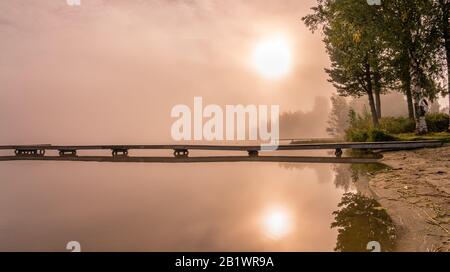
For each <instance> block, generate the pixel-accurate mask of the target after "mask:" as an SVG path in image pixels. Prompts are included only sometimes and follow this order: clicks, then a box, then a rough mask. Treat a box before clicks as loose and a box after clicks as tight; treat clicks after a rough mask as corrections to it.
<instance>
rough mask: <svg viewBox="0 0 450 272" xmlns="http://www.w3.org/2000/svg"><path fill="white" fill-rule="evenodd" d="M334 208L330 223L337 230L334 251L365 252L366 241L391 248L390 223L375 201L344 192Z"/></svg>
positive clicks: (394, 233) (391, 229) (392, 243)
mask: <svg viewBox="0 0 450 272" xmlns="http://www.w3.org/2000/svg"><path fill="white" fill-rule="evenodd" d="M338 207H339V210H337V211H335V212H333V215H334V222H333V223H332V224H331V227H332V228H336V229H337V231H338V236H337V241H336V248H335V250H336V251H340V252H355V251H357V252H361V251H365V250H367V243H368V242H370V241H378V242H379V243H380V244H381V247H382V250H383V251H392V250H393V249H394V247H395V239H396V237H397V235H396V230H395V227H394V224H393V223H392V220H391V218H390V217H389V215H388V214H387V213H386V211H385V210H384V209H383V208H382V207H380V204H378V202H376V201H375V200H374V199H370V198H367V197H365V196H362V195H360V194H354V193H346V194H344V196H343V197H342V200H341V202H340V203H339V205H338Z"/></svg>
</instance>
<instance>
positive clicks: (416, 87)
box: [411, 59, 428, 135]
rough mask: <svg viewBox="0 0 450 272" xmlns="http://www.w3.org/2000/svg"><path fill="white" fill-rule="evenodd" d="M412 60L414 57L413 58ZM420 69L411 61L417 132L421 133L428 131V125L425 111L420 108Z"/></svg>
mask: <svg viewBox="0 0 450 272" xmlns="http://www.w3.org/2000/svg"><path fill="white" fill-rule="evenodd" d="M411 60H412V59H411ZM419 73H420V69H419V68H418V67H417V65H416V64H415V63H413V61H411V92H412V96H413V101H414V113H415V114H414V117H415V118H414V119H415V121H416V133H417V134H419V135H422V134H427V133H428V126H427V122H426V119H425V112H423V111H422V110H421V109H420V100H421V99H422V95H421V86H420V82H419Z"/></svg>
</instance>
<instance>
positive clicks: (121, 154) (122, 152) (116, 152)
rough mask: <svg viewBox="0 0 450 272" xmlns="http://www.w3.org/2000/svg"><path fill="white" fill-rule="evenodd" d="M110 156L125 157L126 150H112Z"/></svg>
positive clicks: (126, 154)
mask: <svg viewBox="0 0 450 272" xmlns="http://www.w3.org/2000/svg"><path fill="white" fill-rule="evenodd" d="M112 155H113V157H127V156H128V149H125V148H118V149H113V150H112Z"/></svg>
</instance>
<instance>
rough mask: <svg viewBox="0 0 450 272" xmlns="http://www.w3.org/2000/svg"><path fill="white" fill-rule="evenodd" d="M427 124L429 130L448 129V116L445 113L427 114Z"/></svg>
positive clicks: (442, 130)
mask: <svg viewBox="0 0 450 272" xmlns="http://www.w3.org/2000/svg"><path fill="white" fill-rule="evenodd" d="M426 119H427V126H428V131H429V132H444V131H447V130H448V125H449V116H448V114H445V113H432V114H428V115H427V117H426Z"/></svg>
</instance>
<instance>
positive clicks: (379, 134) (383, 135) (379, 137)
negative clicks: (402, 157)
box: [368, 128, 397, 142]
mask: <svg viewBox="0 0 450 272" xmlns="http://www.w3.org/2000/svg"><path fill="white" fill-rule="evenodd" d="M368 135H369V139H368V140H369V142H388V141H396V140H397V138H395V137H394V136H392V135H390V134H389V133H387V132H386V131H384V130H382V129H378V128H371V129H369V132H368Z"/></svg>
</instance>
